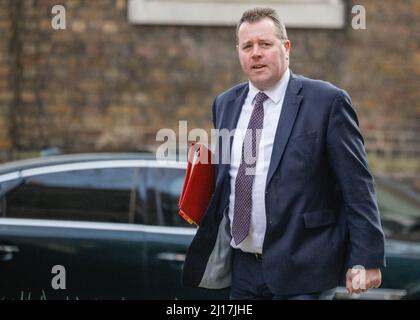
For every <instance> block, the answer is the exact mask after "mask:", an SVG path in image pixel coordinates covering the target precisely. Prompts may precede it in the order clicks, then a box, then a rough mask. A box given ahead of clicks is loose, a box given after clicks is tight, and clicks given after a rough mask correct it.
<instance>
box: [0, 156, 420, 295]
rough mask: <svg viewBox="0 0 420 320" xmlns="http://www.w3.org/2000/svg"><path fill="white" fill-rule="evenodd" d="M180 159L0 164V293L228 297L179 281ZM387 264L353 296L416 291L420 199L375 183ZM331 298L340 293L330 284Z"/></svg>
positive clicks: (182, 229) (182, 231) (185, 229)
mask: <svg viewBox="0 0 420 320" xmlns="http://www.w3.org/2000/svg"><path fill="white" fill-rule="evenodd" d="M185 168H186V163H181V162H177V161H157V160H156V159H155V158H154V156H153V155H149V154H82V155H63V156H53V157H45V158H40V159H33V160H25V161H18V162H13V163H8V164H3V165H0V299H191V298H193V299H227V298H228V294H229V291H228V289H224V290H206V289H193V288H187V287H184V286H182V284H181V270H182V266H183V261H184V259H185V254H186V251H187V248H188V246H189V244H190V242H191V240H192V238H193V236H194V234H195V232H196V229H195V227H194V226H192V225H190V224H188V223H187V222H185V221H184V220H183V219H182V218H181V217H180V216H179V215H178V210H177V209H178V207H177V204H178V197H179V194H180V192H181V190H182V185H183V180H184V175H185ZM377 191H378V199H379V204H380V209H381V212H382V218H383V225H384V229H385V232H386V233H387V237H388V238H387V242H386V251H387V262H388V267H387V268H386V269H385V271H384V272H383V285H382V287H381V288H380V289H376V290H370V291H369V292H368V293H366V294H363V295H359V296H353V298H354V297H356V298H360V297H361V298H375V299H400V298H418V297H420V296H419V294H420V232H419V231H420V229H419V228H418V221H419V220H418V219H419V217H420V201H419V200H418V198H417V197H416V196H415V195H409V194H408V193H407V192H404V190H402V189H401V188H399V189H398V188H397V189H396V188H395V187H394V186H393V185H391V184H387V183H386V181H385V180H381V179H379V180H377ZM336 297H337V298H346V297H347V296H346V295H345V294H344V288H338V290H337V294H336Z"/></svg>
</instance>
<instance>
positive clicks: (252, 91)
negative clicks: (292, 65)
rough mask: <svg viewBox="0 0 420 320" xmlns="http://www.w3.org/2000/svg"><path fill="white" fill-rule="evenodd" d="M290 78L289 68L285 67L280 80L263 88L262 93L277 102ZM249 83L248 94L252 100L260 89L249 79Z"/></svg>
mask: <svg viewBox="0 0 420 320" xmlns="http://www.w3.org/2000/svg"><path fill="white" fill-rule="evenodd" d="M289 79H290V70H289V68H287V69H286V71H285V72H284V74H283V76H282V77H281V79H280V81H279V82H277V83H276V84H275V85H274V86H272V87H271V88H270V89H268V90H265V91H264V93H265V94H266V95H267V96H268V97H269V98H270V99H271V101H273V102H274V103H279V102H280V100H281V99H282V98H283V97H284V95H285V92H286V89H287V84H288V83H289ZM248 83H249V95H250V97H252V101H254V99H255V96H256V95H257V93H258V92H260V90H258V89H257V88H256V87H255V86H254V85H253V84H252V83H251V81H249V82H248Z"/></svg>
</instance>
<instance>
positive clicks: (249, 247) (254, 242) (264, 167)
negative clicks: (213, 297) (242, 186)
mask: <svg viewBox="0 0 420 320" xmlns="http://www.w3.org/2000/svg"><path fill="white" fill-rule="evenodd" d="M289 78H290V71H289V69H287V70H286V71H285V73H284V74H283V76H282V78H281V79H280V81H279V82H278V83H277V84H276V85H275V86H273V87H272V88H271V89H269V90H266V91H264V93H265V94H266V95H267V96H268V98H269V99H267V100H265V101H264V104H263V105H264V125H263V130H262V135H261V140H260V144H259V148H258V157H257V163H256V174H255V178H254V185H253V190H252V211H251V224H250V228H249V233H248V236H247V237H246V238H245V239H244V240H243V241H242V242H241V243H240V244H239V245H236V244H235V242H234V240H233V237H232V241H231V244H230V245H231V246H232V247H233V248H238V249H241V250H242V251H245V252H253V253H262V246H263V242H264V236H265V230H266V220H267V219H266V213H265V184H266V180H267V174H268V168H269V166H270V159H271V153H272V151H273V142H274V137H275V135H276V130H277V124H278V123H279V119H280V113H281V109H282V105H283V100H284V96H285V94H286V89H287V84H288V83H289ZM259 91H260V90H258V89H257V88H256V87H254V86H253V85H252V83H251V82H249V91H248V95H247V97H246V99H245V102H244V104H243V106H242V111H241V114H240V116H239V119H238V123H237V126H236V131H235V135H234V137H233V144H232V151H231V165H230V170H229V174H230V186H231V193H230V197H229V220H230V227H231V230H232V222H233V213H234V208H235V180H236V175H237V173H238V169H239V164H240V160H241V156H242V144H243V141H244V137H245V133H246V129H247V128H248V123H249V120H250V118H251V113H252V110H253V108H254V100H255V96H256V95H257V93H258V92H259Z"/></svg>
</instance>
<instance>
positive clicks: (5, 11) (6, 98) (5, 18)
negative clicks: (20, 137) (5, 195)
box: [0, 0, 13, 159]
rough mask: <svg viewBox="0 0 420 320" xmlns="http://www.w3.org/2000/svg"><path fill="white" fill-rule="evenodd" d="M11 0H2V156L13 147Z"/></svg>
mask: <svg viewBox="0 0 420 320" xmlns="http://www.w3.org/2000/svg"><path fill="white" fill-rule="evenodd" d="M9 9H10V8H9V1H8V0H0V158H2V159H5V158H7V157H8V152H9V150H10V148H11V141H10V135H9V120H8V119H9V110H10V109H9V108H10V105H11V101H12V97H13V95H12V92H11V90H10V89H11V83H10V74H11V57H10V55H9V52H10V50H9V45H10V43H9V41H10V38H11V36H12V25H11V19H10V10H9Z"/></svg>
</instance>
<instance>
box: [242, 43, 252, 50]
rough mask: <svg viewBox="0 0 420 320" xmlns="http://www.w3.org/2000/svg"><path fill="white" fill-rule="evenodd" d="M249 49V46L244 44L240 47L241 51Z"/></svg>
mask: <svg viewBox="0 0 420 320" xmlns="http://www.w3.org/2000/svg"><path fill="white" fill-rule="evenodd" d="M249 48H251V46H250V45H249V44H246V45H244V46H243V47H242V49H244V50H246V49H249Z"/></svg>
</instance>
